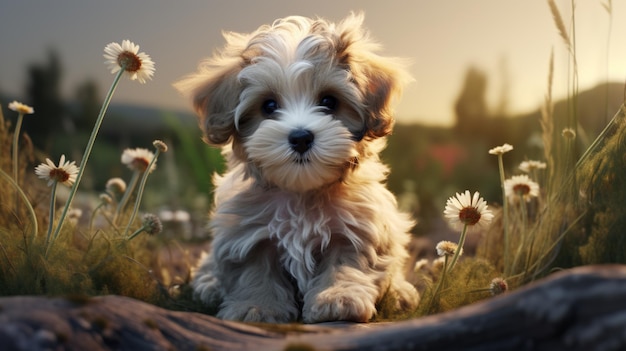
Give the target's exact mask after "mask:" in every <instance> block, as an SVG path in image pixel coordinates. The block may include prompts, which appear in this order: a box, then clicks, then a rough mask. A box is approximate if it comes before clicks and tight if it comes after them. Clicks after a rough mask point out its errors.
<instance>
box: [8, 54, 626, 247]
mask: <svg viewBox="0 0 626 351" xmlns="http://www.w3.org/2000/svg"><path fill="white" fill-rule="evenodd" d="M27 72H28V82H27V84H26V87H25V91H24V94H23V96H19V97H16V96H6V95H5V94H2V92H0V103H1V104H2V106H3V108H5V107H6V105H7V104H8V102H10V101H12V100H13V99H16V100H19V101H22V102H24V103H26V104H28V105H30V106H33V107H34V109H35V114H34V115H32V116H27V117H26V118H25V120H24V126H23V130H24V131H25V132H26V133H28V135H29V136H30V138H31V139H32V141H33V143H34V146H35V149H36V157H35V158H36V159H35V160H34V162H33V165H32V167H33V168H34V166H35V165H36V164H38V163H40V162H42V161H43V160H44V159H45V157H50V158H51V159H58V157H59V156H60V155H61V154H66V156H68V158H69V159H70V160H76V161H77V163H78V162H79V161H80V159H81V154H82V152H83V149H84V145H85V144H86V141H87V139H88V137H89V134H90V132H91V129H92V127H93V123H94V121H95V119H96V117H97V114H98V112H99V109H100V106H101V103H102V97H103V95H104V94H103V91H102V90H101V88H100V87H98V86H97V85H96V84H95V83H94V82H93V81H91V80H86V81H84V82H83V83H82V84H79V85H78V86H77V87H76V89H75V93H74V96H72V97H70V98H68V99H63V98H62V97H61V94H60V86H61V83H62V81H63V65H62V62H61V61H60V59H59V56H58V55H57V54H56V53H55V52H54V51H50V52H49V54H48V56H47V59H46V60H45V61H44V62H43V63H37V64H30V65H28V67H27ZM460 79H461V80H462V84H461V89H460V91H459V92H458V95H457V98H456V100H455V101H452V102H451V109H453V110H454V112H455V118H456V120H455V124H454V125H453V126H451V127H440V126H427V125H420V124H402V123H398V124H396V126H395V129H394V133H393V135H392V136H391V137H390V138H389V140H388V147H387V149H386V150H385V151H384V153H383V159H384V161H385V162H386V163H387V164H389V165H390V167H391V174H390V176H389V181H388V185H389V187H390V189H391V190H392V191H393V192H394V193H395V194H396V195H397V196H398V199H399V203H400V206H401V207H403V208H404V209H405V210H408V211H411V212H413V214H414V216H415V217H416V218H418V226H417V227H416V229H415V232H416V234H418V235H426V234H428V233H431V232H433V231H435V230H437V228H440V227H438V226H439V225H441V213H442V211H443V208H444V206H445V201H446V199H447V198H448V197H449V196H451V195H453V194H454V193H455V192H461V191H464V190H465V189H470V190H472V191H480V193H481V195H482V196H484V198H485V199H486V200H487V201H488V202H489V203H490V204H492V203H493V204H496V205H497V204H498V202H499V201H501V194H500V184H499V178H498V177H499V176H498V169H497V160H496V158H494V157H493V156H492V155H489V154H488V152H487V151H488V150H489V149H490V148H492V147H494V146H497V145H502V144H504V143H509V144H511V145H513V146H514V147H515V149H514V151H513V152H511V153H510V154H509V155H507V158H506V159H505V168H506V169H507V171H508V174H516V173H519V171H517V166H518V165H519V163H520V162H521V161H524V160H528V159H535V160H542V158H543V156H542V155H543V149H542V147H543V146H542V141H541V126H540V122H539V121H540V116H541V113H540V107H539V106H538V107H537V109H536V111H533V112H530V113H526V114H521V115H512V114H510V113H509V112H508V110H507V106H508V99H509V98H510V97H509V96H508V92H507V91H506V90H505V88H503V89H504V90H503V91H502V92H501V99H500V101H499V102H498V103H497V104H496V106H489V105H488V103H487V97H486V92H487V86H488V84H489V79H488V77H487V75H486V74H485V73H484V72H483V71H482V70H481V69H480V68H478V67H468V68H467V70H466V74H465V76H464V77H461V78H460ZM623 91H624V86H623V84H622V83H608V82H607V83H606V84H602V85H599V86H597V87H595V88H593V89H590V90H587V91H581V92H580V93H579V94H578V96H577V99H576V101H574V102H572V101H570V100H563V101H558V102H556V103H555V105H554V133H558V134H560V133H561V131H562V129H563V128H564V127H565V126H566V125H567V123H566V120H565V119H566V116H567V115H569V114H570V113H571V109H572V108H574V107H575V108H576V109H577V114H578V116H579V133H580V135H579V137H578V138H577V143H578V144H577V145H576V149H577V152H578V154H580V153H581V152H582V151H583V150H585V149H586V147H587V146H588V145H589V144H590V143H591V141H592V140H593V139H594V138H595V137H596V135H598V134H599V132H600V131H601V130H602V128H603V127H604V126H605V125H606V123H607V122H608V120H609V119H610V117H611V116H612V115H613V113H614V112H615V111H616V110H617V109H618V108H619V106H620V105H621V103H622V101H623V100H624V99H623V97H624V95H623ZM404 98H410V97H407V96H405V97H404ZM573 103H574V104H575V105H573ZM5 116H6V117H5V118H7V119H8V120H11V121H13V118H15V116H14V114H12V113H5ZM201 138H202V136H201V133H200V130H199V128H198V126H197V123H196V119H195V117H194V116H193V115H192V114H191V113H188V112H180V111H162V110H159V109H157V108H152V107H145V106H134V105H124V104H115V102H114V103H113V104H112V105H111V106H110V107H109V110H108V112H107V116H106V118H105V120H104V123H103V125H102V129H101V132H100V134H99V137H98V140H97V141H96V144H95V149H94V157H92V158H91V159H90V162H89V166H88V167H89V169H88V170H87V173H86V174H85V178H84V181H83V182H82V183H81V188H82V191H85V190H87V191H89V190H90V191H91V192H93V194H95V195H94V196H97V194H98V193H99V192H102V191H103V190H104V186H105V183H106V181H107V180H108V179H110V178H112V177H122V178H123V179H129V178H130V175H131V171H130V170H128V169H127V168H126V167H125V166H124V165H122V163H121V162H120V157H121V153H122V151H123V150H124V149H125V148H136V147H143V148H147V149H151V148H152V141H153V140H155V139H161V140H163V141H165V142H166V143H167V144H168V145H169V146H170V150H171V151H170V152H168V153H166V154H164V155H163V157H162V158H160V159H159V162H158V168H159V169H160V170H159V171H157V172H155V173H154V174H153V175H152V176H151V179H150V181H149V184H148V187H147V189H146V195H145V199H144V202H143V208H144V210H146V211H153V212H158V210H161V209H168V210H177V209H182V210H185V211H188V212H190V213H191V214H192V218H194V219H196V220H197V221H198V222H202V221H203V220H205V219H206V213H207V211H208V209H209V208H210V201H211V200H210V198H211V175H212V174H213V173H214V172H216V171H217V172H219V171H222V170H223V169H224V164H223V160H222V158H221V155H220V152H219V150H217V149H214V148H211V147H209V146H207V145H206V144H204V143H203V142H202V140H201ZM3 152H8V150H4V151H3ZM198 228H199V229H198V233H196V234H197V235H202V233H201V232H202V225H199V226H198Z"/></svg>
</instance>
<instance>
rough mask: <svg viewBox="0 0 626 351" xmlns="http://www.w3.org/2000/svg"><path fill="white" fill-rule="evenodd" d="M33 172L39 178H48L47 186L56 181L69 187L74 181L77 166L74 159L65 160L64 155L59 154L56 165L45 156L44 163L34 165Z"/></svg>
mask: <svg viewBox="0 0 626 351" xmlns="http://www.w3.org/2000/svg"><path fill="white" fill-rule="evenodd" d="M35 174H37V176H38V177H39V178H41V179H46V180H48V186H50V185H52V184H54V182H58V183H61V184H63V185H66V186H68V187H71V186H72V185H73V184H74V182H75V181H76V175H77V174H78V167H77V166H76V162H75V161H72V162H69V161H67V162H66V161H65V155H61V159H60V160H59V166H58V167H57V166H56V165H55V164H54V162H52V161H50V159H49V158H46V163H42V164H40V165H39V166H37V167H35Z"/></svg>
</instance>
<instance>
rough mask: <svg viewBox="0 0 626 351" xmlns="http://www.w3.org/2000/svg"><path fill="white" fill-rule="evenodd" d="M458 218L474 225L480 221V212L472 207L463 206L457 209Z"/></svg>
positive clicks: (464, 222)
mask: <svg viewBox="0 0 626 351" xmlns="http://www.w3.org/2000/svg"><path fill="white" fill-rule="evenodd" d="M459 220H460V221H461V223H463V224H467V225H475V224H476V223H478V221H480V212H478V210H477V209H476V208H474V207H464V208H463V209H461V211H459Z"/></svg>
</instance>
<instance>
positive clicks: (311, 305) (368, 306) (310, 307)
mask: <svg viewBox="0 0 626 351" xmlns="http://www.w3.org/2000/svg"><path fill="white" fill-rule="evenodd" d="M355 290H356V291H355ZM358 290H359V289H354V290H352V289H345V288H336V287H331V288H329V289H326V290H324V291H322V292H320V293H319V294H318V295H317V296H315V297H313V300H314V301H311V302H309V301H305V303H304V308H303V312H302V319H303V320H304V322H305V323H317V322H327V321H353V322H367V321H369V320H370V319H372V317H374V314H376V306H375V301H374V300H373V299H372V297H371V295H370V294H367V293H365V292H364V291H358Z"/></svg>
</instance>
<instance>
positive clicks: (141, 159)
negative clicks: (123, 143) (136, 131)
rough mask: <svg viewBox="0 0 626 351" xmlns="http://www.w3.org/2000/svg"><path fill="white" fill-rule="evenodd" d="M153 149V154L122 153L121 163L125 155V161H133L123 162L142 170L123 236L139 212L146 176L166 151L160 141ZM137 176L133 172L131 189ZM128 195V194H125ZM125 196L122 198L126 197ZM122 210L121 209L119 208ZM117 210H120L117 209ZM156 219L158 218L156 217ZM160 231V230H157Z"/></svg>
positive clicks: (143, 152) (144, 150) (138, 152)
mask: <svg viewBox="0 0 626 351" xmlns="http://www.w3.org/2000/svg"><path fill="white" fill-rule="evenodd" d="M153 144H154V148H155V153H154V154H153V153H152V152H150V151H148V150H146V149H135V151H134V155H133V151H132V150H130V151H129V149H126V150H125V151H124V154H122V162H124V161H125V160H124V155H126V161H128V160H129V159H131V158H132V159H133V160H132V161H131V162H130V164H129V163H128V162H124V163H127V164H129V166H130V165H133V166H134V167H142V168H143V172H141V173H142V175H141V181H140V182H139V187H138V188H137V195H136V196H135V206H133V211H132V212H131V215H130V218H129V220H128V224H126V229H125V230H124V236H126V235H127V234H128V231H129V230H130V226H131V224H132V223H133V221H134V220H135V216H136V215H137V212H138V211H139V205H140V204H141V198H142V196H143V191H144V189H145V186H146V182H147V181H148V175H149V174H150V173H151V172H152V171H153V170H154V169H155V168H156V161H157V159H158V158H159V155H160V154H161V152H165V151H167V145H165V143H164V142H162V141H159V140H157V141H155V142H154V143H153ZM127 152H128V154H127ZM148 159H149V160H150V161H149V162H147V163H146V161H147V160H148ZM146 169H150V172H146V171H145V170H146ZM138 175H139V172H137V171H135V172H134V174H133V187H134V184H135V183H136V179H137V176H138ZM127 194H128V192H127ZM127 194H125V195H124V196H125V197H126V195H127ZM122 200H123V201H127V200H128V198H125V199H122ZM121 205H125V203H124V202H123V203H121ZM121 209H123V207H122V208H121ZM118 210H120V209H119V208H118ZM157 218H158V217H157ZM160 224H161V222H160V221H159V225H160ZM159 231H160V230H159Z"/></svg>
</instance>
